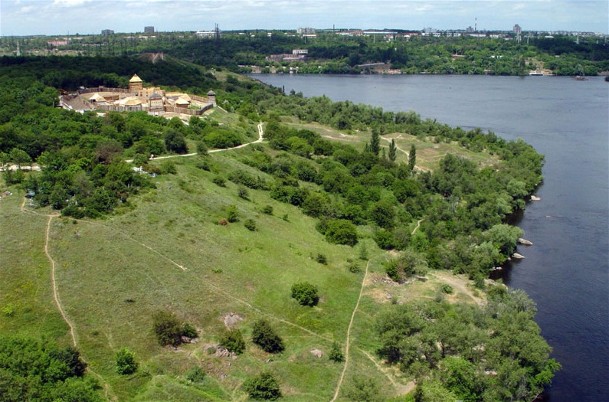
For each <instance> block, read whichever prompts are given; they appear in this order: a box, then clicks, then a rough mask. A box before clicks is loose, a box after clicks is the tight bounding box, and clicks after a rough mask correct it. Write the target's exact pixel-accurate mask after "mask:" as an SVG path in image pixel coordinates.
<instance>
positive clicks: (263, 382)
mask: <svg viewBox="0 0 609 402" xmlns="http://www.w3.org/2000/svg"><path fill="white" fill-rule="evenodd" d="M243 388H244V389H245V391H246V392H247V393H248V394H249V396H250V398H253V399H264V400H275V399H279V398H280V397H281V390H280V389H279V384H278V383H277V380H275V377H273V375H272V374H271V373H268V372H263V373H261V374H260V375H258V376H256V377H252V378H249V379H247V380H246V381H245V383H243Z"/></svg>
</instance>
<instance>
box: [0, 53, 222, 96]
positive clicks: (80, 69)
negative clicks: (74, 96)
mask: <svg viewBox="0 0 609 402" xmlns="http://www.w3.org/2000/svg"><path fill="white" fill-rule="evenodd" d="M0 68H1V69H2V71H3V75H5V77H13V78H22V77H25V76H27V77H30V78H33V79H35V80H37V81H40V82H41V83H42V84H44V85H48V86H51V87H54V88H57V89H63V90H66V91H73V90H76V89H78V88H79V87H81V86H84V87H97V86H106V87H112V88H127V85H128V82H129V78H131V76H132V75H133V74H138V76H139V77H140V78H141V79H142V80H144V81H145V82H147V83H154V84H155V85H159V86H160V85H162V86H169V87H179V88H180V89H181V90H183V91H188V92H190V93H194V94H198V95H205V94H206V93H207V91H209V90H210V89H214V90H215V89H216V84H217V81H216V79H215V77H214V76H213V75H212V74H210V73H208V72H203V71H202V70H201V69H200V68H197V67H196V66H189V65H184V64H183V63H179V62H178V61H172V60H169V61H159V62H157V63H151V62H147V61H146V60H145V59H141V58H140V57H128V56H122V57H59V56H49V57H2V58H0Z"/></svg>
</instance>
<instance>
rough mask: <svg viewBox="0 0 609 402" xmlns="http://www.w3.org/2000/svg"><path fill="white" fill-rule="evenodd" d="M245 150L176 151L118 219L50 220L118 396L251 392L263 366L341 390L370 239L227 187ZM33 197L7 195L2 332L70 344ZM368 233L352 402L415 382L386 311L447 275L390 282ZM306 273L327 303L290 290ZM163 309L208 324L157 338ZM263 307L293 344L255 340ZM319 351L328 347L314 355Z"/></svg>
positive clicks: (79, 334) (181, 397) (55, 253)
mask: <svg viewBox="0 0 609 402" xmlns="http://www.w3.org/2000/svg"><path fill="white" fill-rule="evenodd" d="M354 138H359V139H360V140H361V141H363V137H354ZM400 144H401V143H400ZM400 146H401V147H402V146H404V147H405V146H406V145H400ZM417 146H418V145H417ZM247 152H250V150H248V148H244V149H241V150H231V151H227V152H222V153H216V154H213V155H212V156H209V157H208V158H210V160H211V161H212V164H213V169H212V171H211V172H208V171H204V170H201V169H200V168H198V167H197V162H198V161H199V158H200V157H190V158H175V159H173V162H174V163H175V164H176V167H177V174H176V175H164V176H158V177H157V178H155V179H154V180H155V184H156V187H157V188H156V189H154V190H149V191H148V192H146V193H142V194H140V195H138V196H137V197H134V198H132V199H131V200H130V203H131V205H129V206H124V207H122V208H119V212H118V213H117V214H115V215H113V216H110V217H107V218H106V219H103V220H95V221H89V220H74V219H69V218H60V217H55V218H52V220H51V224H50V230H49V239H48V250H49V253H50V255H51V257H52V258H53V260H54V262H55V264H56V265H55V281H56V290H57V294H58V295H59V299H60V302H61V304H62V307H63V310H64V311H65V313H66V315H67V317H68V318H69V320H70V321H71V322H73V324H74V330H75V339H76V343H77V347H78V348H79V350H80V351H81V353H82V354H83V356H84V358H85V359H86V361H87V362H88V364H89V367H90V368H91V369H92V370H93V371H94V372H95V373H96V374H97V376H98V378H100V382H102V385H105V387H106V396H107V397H108V398H109V399H115V400H121V401H122V400H141V401H167V400H174V401H199V400H245V399H247V395H246V393H245V392H244V391H243V389H242V384H243V382H244V381H245V379H246V378H248V377H250V376H253V375H256V374H258V373H259V372H261V371H263V370H269V371H271V372H272V373H273V374H274V375H275V377H276V378H277V379H278V380H279V383H280V384H281V390H282V393H283V395H284V399H285V400H289V401H328V400H331V399H332V397H333V395H334V393H335V390H336V387H337V383H338V381H339V378H340V375H341V371H342V370H343V367H344V363H335V362H332V361H330V360H329V359H328V358H327V354H328V352H329V350H330V347H331V345H332V343H333V342H334V341H336V342H338V343H339V344H340V345H342V346H343V349H344V346H345V342H346V335H347V330H348V327H349V322H350V320H351V316H352V313H353V309H354V307H355V305H356V303H357V300H358V296H359V294H360V288H361V286H362V281H364V268H365V267H366V262H365V261H360V262H359V264H360V266H361V268H362V270H361V272H359V273H352V272H350V271H349V270H348V268H347V260H348V259H354V260H356V259H357V258H358V254H359V248H360V247H361V245H357V246H355V247H353V248H352V247H348V246H337V245H331V244H329V243H327V242H326V241H325V240H324V239H323V236H322V235H321V234H320V233H319V232H317V231H316V230H315V223H316V220H315V219H313V218H310V217H307V216H305V215H303V214H302V213H301V212H300V210H299V209H297V208H295V207H293V206H290V205H287V204H283V203H279V202H277V201H275V200H273V199H271V198H270V197H269V195H268V192H264V191H257V190H249V198H250V199H249V200H244V199H242V198H240V197H239V196H238V187H237V186H236V185H235V184H233V183H231V182H229V181H227V182H226V187H220V186H218V185H216V184H214V183H213V182H212V181H211V180H212V178H213V177H215V176H216V175H217V174H218V173H219V172H220V173H222V175H224V176H226V172H227V171H230V170H232V169H236V168H239V169H244V170H251V168H249V167H247V166H245V165H242V164H241V163H240V162H238V161H237V160H236V159H235V156H238V155H239V154H242V153H247ZM251 171H252V172H253V170H251ZM257 174H258V175H260V176H263V177H264V174H263V173H260V172H257ZM3 188H4V187H3ZM22 200H23V194H22V193H19V192H17V191H16V190H15V194H13V195H11V196H7V197H5V198H3V199H2V200H0V215H1V216H2V222H3V223H2V225H1V226H0V233H1V234H2V237H1V239H2V240H0V247H1V248H0V250H1V254H2V260H3V263H2V270H3V280H2V281H0V309H1V311H2V314H3V315H2V319H1V320H0V332H1V333H3V334H21V335H28V336H33V337H37V338H49V339H53V340H57V341H58V342H60V343H61V344H65V345H68V344H71V343H72V338H71V336H70V333H69V328H68V325H67V324H66V322H65V321H64V320H63V319H62V317H61V315H60V313H59V311H58V308H57V306H56V304H55V302H54V299H53V288H52V284H51V282H52V281H51V279H52V278H51V268H50V267H51V263H50V261H49V259H48V258H47V256H46V255H45V253H44V249H45V233H46V230H47V223H48V222H49V217H48V216H46V215H47V214H49V213H51V212H52V211H50V210H42V209H41V210H38V209H36V210H34V209H31V208H29V207H27V204H26V207H25V209H24V210H21V209H20V205H21V202H22ZM229 205H235V206H236V207H237V210H238V213H239V221H238V222H234V223H230V224H228V225H220V224H218V223H219V221H220V220H221V219H222V218H225V217H226V208H227V207H228V206H229ZM266 205H271V206H272V207H273V211H274V212H273V214H272V215H267V214H264V213H262V212H261V211H262V209H263V207H264V206H266ZM246 219H253V220H254V221H255V222H256V225H257V230H256V231H255V232H252V231H250V230H248V229H247V228H245V227H244V224H243V222H244V221H245V220H246ZM361 237H362V240H361V242H360V244H361V243H365V244H366V248H367V250H368V254H369V256H370V263H369V265H368V268H369V272H368V274H367V276H366V280H365V281H364V285H365V286H364V289H363V297H362V299H361V304H360V306H359V309H358V311H357V312H356V314H355V315H354V321H353V326H352V329H351V349H350V354H349V357H350V360H349V364H348V367H347V369H346V375H345V381H344V383H343V385H342V387H341V390H340V393H339V398H338V400H347V397H346V395H347V394H346V393H348V390H349V387H351V386H352V383H353V380H354V378H359V377H367V378H372V379H374V381H376V383H377V384H378V385H379V386H380V388H381V389H383V390H384V391H383V392H385V394H386V395H385V396H386V397H395V396H398V395H402V394H405V393H406V392H408V391H411V390H412V383H411V380H412V379H410V378H404V377H402V376H401V374H400V373H399V371H398V370H397V369H395V368H390V367H388V366H386V365H384V364H383V363H382V362H381V361H380V360H379V359H378V357H376V355H375V353H374V350H375V348H376V347H377V346H378V344H377V340H376V339H375V332H374V317H375V315H376V314H377V313H378V312H379V311H381V310H382V309H383V306H386V305H388V304H389V302H390V298H388V297H387V294H390V295H391V297H396V298H397V299H399V300H400V301H401V302H407V301H409V300H413V299H416V298H417V297H433V295H434V294H435V292H436V291H437V288H438V287H439V286H440V285H441V283H443V278H442V277H435V278H432V280H430V281H429V282H428V283H426V284H425V286H420V285H417V284H416V283H415V284H412V285H406V286H397V285H395V284H392V283H388V282H386V281H383V278H384V273H383V268H382V264H381V263H382V261H383V260H384V259H386V258H387V255H386V253H385V252H382V251H381V250H379V249H378V248H376V246H375V245H374V242H373V241H372V240H371V239H370V238H369V233H366V232H365V231H364V232H362V236H361ZM318 254H323V255H325V256H326V258H327V261H328V263H327V265H322V264H320V263H318V262H317V261H316V260H315V257H316V256H317V255H318ZM444 275H446V274H444ZM451 278H452V279H451V280H453V281H461V282H460V283H461V284H462V287H461V288H459V287H457V290H459V289H462V292H456V295H455V298H458V299H463V300H467V299H468V298H470V299H471V296H469V295H468V294H467V293H468V290H467V289H466V282H467V281H466V280H464V279H461V278H454V277H451ZM444 279H446V278H445V277H444ZM299 281H309V282H311V283H313V284H315V285H317V286H318V288H319V291H320V296H321V300H320V303H319V304H318V305H317V306H316V307H313V308H310V307H303V306H300V305H298V304H297V302H296V301H294V300H293V299H291V298H290V287H291V285H292V284H293V283H295V282H299ZM453 284H454V283H453ZM159 310H167V311H172V312H174V313H175V314H176V315H177V316H178V317H179V318H180V319H181V320H184V321H188V322H190V323H192V324H193V325H194V326H195V327H196V328H197V329H198V331H199V334H200V337H199V339H198V340H197V341H196V343H192V344H186V345H182V346H180V347H179V348H177V349H174V348H169V347H161V346H159V345H158V343H157V341H156V339H155V336H154V334H153V331H152V315H153V314H154V313H155V312H156V311H159ZM230 313H234V314H238V315H239V316H240V317H241V318H242V319H243V320H242V321H240V323H239V324H238V328H240V329H241V330H242V332H243V333H244V337H245V339H246V340H247V341H248V342H247V350H246V352H245V353H244V354H242V355H240V356H238V357H235V358H231V357H218V356H216V355H215V354H213V353H210V348H211V347H215V346H217V343H218V340H219V336H220V334H221V333H222V331H223V329H224V328H225V324H224V321H223V319H224V317H225V316H226V315H227V314H230ZM259 318H266V319H267V320H269V321H270V322H271V324H272V326H273V327H274V328H275V329H276V330H277V332H278V333H279V334H280V335H281V337H282V338H283V340H284V343H285V346H286V348H285V351H284V352H283V353H281V354H278V355H271V354H268V353H265V352H263V351H262V350H260V349H259V348H258V347H257V346H255V345H254V344H252V343H251V342H250V341H249V339H250V334H251V327H252V324H253V322H254V321H255V320H257V319H259ZM123 347H128V348H129V349H131V350H132V351H133V352H135V355H136V359H137V361H138V362H139V364H140V368H139V370H138V372H137V373H136V374H134V375H131V376H122V375H119V374H116V371H115V361H114V355H115V353H116V352H117V351H118V350H119V349H120V348H123ZM313 349H319V350H321V351H322V352H323V353H324V356H322V357H321V358H318V357H315V356H313V354H311V350H313ZM195 366H199V367H201V368H202V369H203V370H204V371H205V372H206V373H207V376H206V379H205V380H204V381H203V382H201V383H198V384H192V383H189V382H188V381H187V380H186V379H185V377H184V374H185V373H186V372H187V370H189V369H191V368H192V367H195Z"/></svg>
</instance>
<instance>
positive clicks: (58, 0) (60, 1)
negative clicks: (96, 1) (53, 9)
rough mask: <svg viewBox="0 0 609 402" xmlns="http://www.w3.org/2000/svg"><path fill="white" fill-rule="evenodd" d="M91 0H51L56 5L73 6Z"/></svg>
mask: <svg viewBox="0 0 609 402" xmlns="http://www.w3.org/2000/svg"><path fill="white" fill-rule="evenodd" d="M90 1H91V0H53V5H54V6H58V7H74V6H81V5H83V4H85V3H88V2H90Z"/></svg>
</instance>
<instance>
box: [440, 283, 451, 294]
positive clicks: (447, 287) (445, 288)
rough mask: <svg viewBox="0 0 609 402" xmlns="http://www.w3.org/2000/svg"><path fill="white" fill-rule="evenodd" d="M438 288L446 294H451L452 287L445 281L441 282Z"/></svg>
mask: <svg viewBox="0 0 609 402" xmlns="http://www.w3.org/2000/svg"><path fill="white" fill-rule="evenodd" d="M440 289H441V290H442V292H443V293H446V294H451V293H452V292H453V287H452V286H450V285H449V284H447V283H445V284H443V285H442V286H441V287H440Z"/></svg>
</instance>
